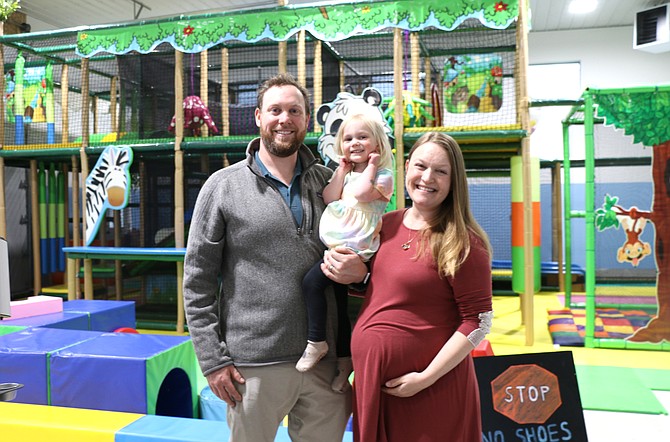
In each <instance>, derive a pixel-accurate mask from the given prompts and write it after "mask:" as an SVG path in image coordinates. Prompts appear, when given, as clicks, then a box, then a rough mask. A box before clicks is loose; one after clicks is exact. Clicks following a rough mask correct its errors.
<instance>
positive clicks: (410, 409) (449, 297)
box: [351, 211, 492, 442]
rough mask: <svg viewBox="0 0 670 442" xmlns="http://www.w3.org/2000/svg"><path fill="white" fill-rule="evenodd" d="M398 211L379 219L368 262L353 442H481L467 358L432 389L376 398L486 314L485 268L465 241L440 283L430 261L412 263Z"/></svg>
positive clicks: (474, 246)
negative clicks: (457, 264)
mask: <svg viewBox="0 0 670 442" xmlns="http://www.w3.org/2000/svg"><path fill="white" fill-rule="evenodd" d="M402 217H403V211H396V212H392V213H388V214H386V215H385V216H384V219H383V225H382V231H381V247H380V249H379V251H378V252H377V254H376V255H375V257H374V258H373V261H372V263H371V279H370V283H369V285H368V289H367V292H366V299H365V301H364V303H363V306H362V308H361V312H360V315H359V317H358V320H357V321H356V325H355V326H354V330H353V335H352V345H351V346H352V358H353V364H354V398H355V400H354V418H353V424H354V440H355V441H359V442H385V441H390V442H394V441H398V442H400V441H402V442H407V441H412V442H420V441H440V442H442V441H444V442H451V441H453V442H469V441H472V442H475V441H477V442H481V440H482V430H481V413H480V405H479V389H478V384H477V379H476V377H475V371H474V366H473V362H472V357H471V356H469V355H468V357H466V358H465V359H464V360H463V361H462V362H461V363H460V364H458V365H457V366H456V367H455V368H454V369H453V370H451V371H450V372H449V373H447V374H446V375H444V376H443V377H442V378H440V379H439V380H438V381H437V382H435V383H434V384H433V385H432V386H430V387H428V388H427V389H425V390H423V391H421V392H419V393H417V394H416V395H414V396H412V397H409V398H399V397H395V396H391V395H388V394H385V393H382V391H381V387H382V385H383V384H384V383H385V382H386V381H388V380H390V379H393V378H396V377H398V376H401V375H403V374H406V373H410V372H420V371H422V370H424V369H425V368H426V367H427V366H428V364H430V362H431V361H432V360H433V358H434V357H435V355H436V354H437V353H438V352H439V351H440V349H441V348H442V346H443V345H444V344H445V342H447V340H448V339H449V338H450V337H451V336H452V335H453V334H454V333H455V332H456V331H459V332H461V333H462V334H463V335H465V336H468V335H469V334H470V333H471V332H472V331H474V330H476V329H478V328H479V327H480V319H479V314H480V313H483V312H490V311H491V310H492V307H491V266H490V260H489V256H488V254H487V252H486V251H485V249H483V248H482V247H481V246H480V243H479V241H478V239H477V237H475V236H473V235H471V238H470V241H471V251H470V254H469V256H468V258H467V260H466V262H465V263H464V264H463V265H462V266H461V268H460V269H459V270H458V272H457V273H456V275H455V277H450V278H440V277H439V276H438V274H437V269H436V267H435V266H434V265H433V264H432V259H430V258H427V257H426V258H422V259H420V260H418V261H417V260H413V259H412V257H413V256H414V255H415V252H416V242H417V241H418V239H416V240H413V241H412V242H410V248H409V249H408V250H403V247H402V245H403V244H404V243H406V242H407V241H409V240H410V239H412V237H413V235H415V234H416V231H413V230H410V229H408V228H406V227H405V226H404V225H403V224H402Z"/></svg>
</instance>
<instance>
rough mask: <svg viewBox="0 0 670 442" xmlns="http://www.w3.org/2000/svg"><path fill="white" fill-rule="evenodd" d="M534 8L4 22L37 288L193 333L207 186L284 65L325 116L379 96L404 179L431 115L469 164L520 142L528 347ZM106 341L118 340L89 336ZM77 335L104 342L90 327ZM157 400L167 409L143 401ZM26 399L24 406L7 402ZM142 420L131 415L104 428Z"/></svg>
mask: <svg viewBox="0 0 670 442" xmlns="http://www.w3.org/2000/svg"><path fill="white" fill-rule="evenodd" d="M526 10H527V3H526V2H525V1H524V0H518V1H517V0H508V1H505V2H502V1H497V0H475V1H472V0H448V1H445V0H396V1H378V2H361V3H351V4H348V3H338V4H335V5H326V4H319V5H316V4H315V5H305V6H295V7H292V6H287V7H284V6H280V7H277V8H270V9H261V10H249V11H238V12H230V13H218V14H207V15H199V16H180V17H174V18H166V19H158V20H147V21H143V22H133V23H125V24H121V25H109V26H95V27H82V28H76V29H64V30H60V31H56V32H42V33H33V34H23V35H8V36H4V37H1V38H0V45H2V49H3V52H2V54H3V56H4V61H5V63H4V66H3V69H4V71H3V72H0V78H2V79H4V80H5V81H4V88H5V92H6V94H5V98H6V99H5V100H4V101H2V104H1V105H0V106H4V107H0V115H2V116H3V118H2V119H0V141H1V142H2V148H1V149H0V186H1V185H2V184H1V183H2V182H3V180H2V179H1V178H2V174H4V170H5V168H6V167H12V168H27V169H29V171H30V172H29V176H30V180H29V186H30V193H31V202H32V206H31V221H32V224H31V226H30V229H31V234H32V252H33V266H34V292H35V293H34V294H36V295H37V294H52V295H61V296H63V297H64V298H67V299H68V301H66V302H65V303H64V304H67V303H69V302H73V301H75V300H81V299H82V298H83V300H86V301H95V300H112V301H113V302H126V301H133V302H134V305H135V307H136V314H137V324H138V325H139V326H140V327H142V328H154V329H161V328H165V329H170V330H176V331H178V332H183V331H184V328H185V327H184V325H185V324H184V316H183V305H182V293H181V285H182V273H183V255H184V251H185V246H186V243H185V239H186V236H187V235H186V234H187V231H188V223H189V220H190V212H191V210H192V208H193V205H194V204H195V200H196V197H197V194H198V191H199V188H200V186H201V185H202V183H203V182H204V180H205V179H206V178H207V176H209V174H210V173H212V172H213V171H215V170H216V169H218V168H221V167H226V166H227V165H229V164H231V163H233V162H236V161H239V160H240V159H242V158H243V155H244V149H245V148H246V145H247V143H248V142H249V141H250V140H251V139H252V138H253V137H254V136H256V134H257V128H256V127H255V125H254V123H253V121H254V120H253V111H254V108H255V106H256V101H255V100H256V88H257V87H258V85H259V84H260V83H261V82H262V81H263V80H265V79H266V78H268V77H270V76H272V75H274V74H276V73H277V72H290V73H292V74H294V76H295V77H296V78H297V79H298V80H299V81H300V82H301V83H302V84H304V85H305V86H306V87H307V88H308V89H309V91H310V93H311V96H312V109H313V110H314V112H313V113H314V114H316V111H317V110H318V109H320V108H321V107H322V106H323V105H327V106H329V105H332V103H333V102H335V100H336V98H337V96H338V94H350V95H351V96H352V97H362V96H364V94H365V93H366V91H368V90H370V88H372V89H374V90H376V91H378V92H379V93H380V95H381V97H382V100H381V101H379V102H378V103H377V104H378V105H379V108H380V111H381V116H382V118H384V119H385V120H386V121H387V123H388V124H389V127H390V128H391V129H390V130H392V132H391V134H390V135H391V136H392V138H393V139H394V145H395V146H394V147H395V160H396V166H397V170H396V175H397V176H396V182H400V183H402V182H403V181H404V176H403V174H404V170H403V166H404V158H405V149H406V147H408V146H411V145H412V143H413V142H414V141H415V140H416V139H418V137H420V136H421V135H422V134H423V133H424V132H426V131H428V130H440V131H446V132H448V133H449V134H451V135H452V136H454V138H456V140H457V141H458V142H459V143H460V145H461V147H462V149H463V153H464V157H465V160H466V163H467V167H468V169H470V170H489V169H491V170H493V169H495V170H507V171H508V172H507V173H509V170H510V167H511V166H510V162H511V160H512V158H513V157H517V159H515V160H514V161H515V163H514V164H515V165H516V166H515V170H516V172H515V175H516V177H517V178H516V179H515V182H518V184H519V187H518V189H516V190H515V199H514V203H515V208H514V211H515V213H516V215H518V216H519V218H518V219H517V220H518V222H517V221H515V223H516V224H515V229H516V230H515V232H516V233H515V235H516V236H515V238H516V239H515V243H514V247H518V249H517V251H516V252H515V257H514V261H515V263H514V265H520V266H521V267H520V269H523V272H522V275H523V278H522V281H520V288H519V289H518V290H519V292H520V295H521V296H520V299H521V304H522V311H523V320H524V324H525V327H526V341H527V343H529V344H532V341H533V319H532V315H533V304H532V302H533V301H532V295H533V291H534V290H535V289H536V272H535V270H534V267H536V253H537V252H536V248H537V247H538V246H539V244H537V242H536V238H535V237H534V236H533V226H534V225H535V228H536V229H537V227H538V223H537V221H536V220H535V217H536V216H537V215H534V214H533V205H534V204H535V203H536V202H537V200H536V199H535V198H536V197H537V195H535V196H534V194H533V190H532V187H531V186H530V185H524V184H523V183H530V182H531V178H532V177H531V175H532V172H531V170H532V167H533V166H532V161H531V158H530V150H529V140H528V137H527V134H528V133H529V130H530V121H529V117H528V109H527V106H526V104H527V103H528V98H527V96H526V73H525V68H526V64H527V54H526V51H527V42H526V34H527V25H526V18H525V17H526ZM42 114H43V115H44V117H43V120H44V122H42ZM38 117H39V118H38ZM28 119H30V121H28ZM324 122H325V120H324ZM400 122H402V123H403V124H399V123H400ZM316 123H320V121H318V118H316V115H314V116H313V118H312V123H311V125H310V132H309V133H308V134H307V138H306V144H307V145H308V146H310V147H311V148H313V149H314V150H315V152H318V151H319V139H320V138H321V137H322V135H323V132H324V128H323V127H321V125H320V124H316ZM422 124H423V125H425V126H422ZM329 125H330V124H329ZM330 126H332V125H330ZM91 165H92V166H93V167H91ZM113 171H116V172H114V173H113ZM115 173H116V175H115ZM119 189H120V190H119ZM4 195H5V189H4V188H0V198H3V199H4V197H5V196H4ZM231 198H234V195H231ZM396 204H397V207H404V204H405V201H404V198H402V196H400V195H399V196H398V198H397V200H396ZM535 205H537V204H535ZM3 207H5V206H4V204H0V236H3V233H4V232H6V230H7V226H6V225H5V218H6V217H5V214H4V213H3V211H2V209H3ZM9 240H10V241H11V238H9ZM82 280H83V284H82V283H81V281H82ZM3 327H6V326H0V328H3ZM27 330H28V331H30V330H31V329H30V328H29V329H27ZM14 332H15V333H16V332H17V331H16V330H14ZM24 333H25V331H24ZM17 336H18V335H17ZM115 337H116V338H119V339H124V340H130V339H134V338H133V337H129V336H128V335H121V336H115ZM103 338H104V339H110V340H111V339H113V338H112V337H109V338H108V337H106V336H105V337H95V338H92V339H103ZM8 339H9V338H8ZM75 345H76V346H77V347H79V346H80V347H81V349H80V350H81V354H82V355H84V354H86V352H88V351H92V350H91V348H92V344H91V343H90V342H89V341H82V342H80V343H77V344H75ZM111 347H112V348H114V345H112V346H111ZM82 359H87V358H86V357H84V356H82ZM86 362H88V361H83V363H86ZM192 388H196V387H195V385H193V386H192ZM17 405H19V404H17ZM20 405H22V404H20ZM77 406H79V405H77ZM84 408H85V407H84ZM154 411H155V412H156V414H161V413H158V412H157V411H156V410H154V409H152V408H151V407H147V411H145V410H144V408H143V409H141V410H131V412H134V413H137V412H139V413H146V414H152V412H154ZM26 412H30V413H33V411H26ZM15 413H16V414H19V415H22V414H24V413H25V412H23V411H16V412H14V411H13V410H12V411H8V412H7V413H6V414H5V413H4V411H3V413H2V414H3V415H6V416H14V414H15ZM35 413H36V415H40V414H41V413H43V412H42V411H39V410H38V411H35ZM63 413H65V412H63ZM147 417H148V416H147ZM110 419H112V418H110ZM140 420H142V419H140ZM45 421H47V422H49V424H50V423H51V421H50V420H49V419H47V418H45ZM119 422H121V423H119ZM134 422H135V420H134V418H130V417H125V418H123V417H121V418H119V420H118V421H115V423H114V424H112V425H109V426H106V427H105V428H106V429H107V431H110V432H112V431H113V432H117V431H119V429H121V428H124V431H125V429H128V428H130V427H132V426H133V425H134ZM117 424H118V425H117ZM128 424H130V426H129V427H124V426H125V425H128ZM3 425H4V423H3ZM76 425H80V426H81V427H83V428H88V426H87V425H86V424H85V423H83V422H81V421H78V423H77V424H75V425H73V426H74V427H76ZM115 425H116V426H115ZM148 425H149V428H151V429H152V430H153V431H155V432H162V433H161V434H164V432H165V429H166V428H173V426H171V424H168V423H166V422H165V421H162V420H161V421H151V422H149V424H148ZM151 425H153V427H151ZM112 427H114V430H112V429H111V428H112ZM143 428H144V429H145V431H146V428H147V427H143ZM36 431H37V430H36ZM68 431H69V430H68ZM72 431H75V430H72ZM124 431H122V433H124ZM148 431H149V432H151V430H148ZM194 431H195V430H194ZM116 434H117V438H116V439H115V440H139V439H132V437H130V436H128V435H127V434H126V433H124V434H126V435H125V436H123V437H128V438H125V439H124V438H121V439H120V438H119V433H116ZM175 434H176V433H175ZM280 436H281V433H280ZM280 436H278V437H280ZM142 440H144V439H142Z"/></svg>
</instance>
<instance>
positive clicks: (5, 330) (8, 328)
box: [0, 322, 25, 336]
mask: <svg viewBox="0 0 670 442" xmlns="http://www.w3.org/2000/svg"><path fill="white" fill-rule="evenodd" d="M21 330H25V327H15V326H13V325H3V323H2V322H0V336H2V335H8V334H10V333H14V332H17V331H21Z"/></svg>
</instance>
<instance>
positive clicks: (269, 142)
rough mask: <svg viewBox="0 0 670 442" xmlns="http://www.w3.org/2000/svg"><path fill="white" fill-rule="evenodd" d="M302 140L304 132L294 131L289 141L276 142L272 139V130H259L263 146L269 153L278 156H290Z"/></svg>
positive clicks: (298, 147)
mask: <svg viewBox="0 0 670 442" xmlns="http://www.w3.org/2000/svg"><path fill="white" fill-rule="evenodd" d="M304 140H305V132H302V133H299V132H296V134H295V136H294V137H293V141H291V142H278V141H276V140H275V139H274V136H273V134H272V132H270V131H267V130H263V131H261V141H263V145H264V146H265V148H266V149H267V150H268V152H269V153H270V154H272V155H274V156H277V157H280V158H286V157H290V156H291V155H293V154H294V153H296V152H297V151H298V149H300V146H301V145H302V142H303V141H304Z"/></svg>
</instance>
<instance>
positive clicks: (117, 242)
mask: <svg viewBox="0 0 670 442" xmlns="http://www.w3.org/2000/svg"><path fill="white" fill-rule="evenodd" d="M129 185H130V183H129ZM112 212H113V214H114V247H121V211H120V210H113V211H112ZM114 294H115V295H116V300H117V301H120V300H121V298H122V294H123V266H122V263H121V260H119V259H115V260H114Z"/></svg>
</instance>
